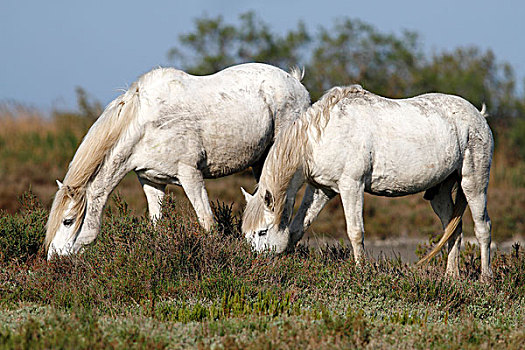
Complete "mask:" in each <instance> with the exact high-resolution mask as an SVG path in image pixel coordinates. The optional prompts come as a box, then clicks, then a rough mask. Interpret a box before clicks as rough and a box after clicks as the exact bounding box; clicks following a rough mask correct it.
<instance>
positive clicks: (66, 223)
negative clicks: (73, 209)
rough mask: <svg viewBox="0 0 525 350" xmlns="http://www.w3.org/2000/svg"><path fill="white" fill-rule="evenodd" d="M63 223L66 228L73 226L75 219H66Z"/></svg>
mask: <svg viewBox="0 0 525 350" xmlns="http://www.w3.org/2000/svg"><path fill="white" fill-rule="evenodd" d="M62 223H63V224H64V226H71V225H73V219H65V220H64V221H62Z"/></svg>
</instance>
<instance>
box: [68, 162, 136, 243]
mask: <svg viewBox="0 0 525 350" xmlns="http://www.w3.org/2000/svg"><path fill="white" fill-rule="evenodd" d="M124 158H126V159H127V157H123V155H122V153H120V154H119V153H117V152H110V154H108V156H107V157H106V158H105V159H104V161H103V162H102V164H101V165H100V167H99V170H98V171H97V173H96V174H95V175H94V176H93V177H92V178H91V180H90V181H89V183H88V184H87V185H86V192H85V195H86V212H85V216H84V222H83V225H82V229H81V232H80V234H79V238H78V239H79V240H80V241H81V242H79V243H83V244H88V243H90V242H91V241H93V240H94V239H95V238H96V236H97V235H98V233H99V231H100V227H101V224H102V213H103V211H104V208H105V206H106V203H107V201H108V198H109V196H110V194H111V192H113V190H114V189H115V187H116V186H117V185H118V183H119V182H120V181H121V180H122V179H123V178H124V176H125V175H126V174H127V173H128V172H129V171H131V170H133V169H132V168H131V167H130V166H129V165H128V162H127V161H125V162H121V161H120V160H122V159H124Z"/></svg>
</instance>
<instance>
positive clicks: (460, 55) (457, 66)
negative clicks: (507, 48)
mask: <svg viewBox="0 0 525 350" xmlns="http://www.w3.org/2000/svg"><path fill="white" fill-rule="evenodd" d="M194 23H195V27H194V28H193V30H192V31H190V32H188V33H185V34H182V35H180V36H179V41H178V44H177V45H176V46H175V47H173V48H172V49H171V50H170V51H169V53H168V56H169V58H170V60H171V61H172V62H173V63H174V64H175V65H176V66H177V67H178V68H181V69H183V70H185V71H187V72H189V73H192V74H199V75H201V74H211V73H214V72H217V71H219V70H221V69H223V68H225V67H228V66H231V65H233V64H238V63H242V62H265V63H269V64H273V65H275V66H278V67H281V68H283V69H285V70H287V69H289V68H290V67H292V66H299V67H304V68H305V69H306V75H305V79H304V84H305V86H306V87H307V88H308V90H309V91H310V93H311V96H312V100H313V101H315V100H316V99H318V98H319V97H320V96H321V95H322V94H323V93H324V91H326V90H327V89H329V88H331V87H333V86H337V85H349V84H354V83H359V84H361V85H362V86H363V87H364V88H366V89H368V90H370V91H373V92H374V93H377V94H380V95H384V96H388V97H392V98H400V97H408V96H414V95H417V94H421V93H425V92H443V93H450V94H457V95H460V96H462V97H464V98H466V99H467V100H469V101H471V102H472V103H473V104H474V105H476V106H477V107H478V108H481V105H482V104H483V103H486V104H487V107H488V109H489V113H490V114H491V116H492V118H491V123H492V124H498V126H497V127H503V128H505V129H506V130H508V131H509V132H510V133H509V135H508V137H510V139H511V141H512V143H514V144H516V146H518V148H519V149H520V150H521V151H522V153H523V154H522V156H525V145H524V144H523V142H524V141H523V139H524V138H525V117H524V116H525V97H524V96H523V94H522V93H518V89H517V82H516V75H515V73H514V71H513V69H512V67H511V65H510V64H509V63H506V62H501V61H499V60H498V59H497V58H496V55H495V54H494V52H492V51H491V50H482V49H480V48H479V47H476V46H468V47H458V48H453V49H450V50H443V51H441V52H434V53H432V54H426V53H425V52H424V50H423V45H422V43H421V40H420V38H419V36H418V34H417V33H416V32H413V31H403V32H402V33H401V34H392V33H383V32H380V31H379V30H377V29H376V28H375V27H373V26H371V25H369V24H367V23H365V22H363V21H360V20H358V19H350V18H341V19H339V20H337V21H336V22H335V23H334V24H333V25H331V26H330V27H323V26H321V27H319V28H318V29H317V31H315V32H312V31H311V30H310V29H309V28H307V26H306V25H305V24H304V23H303V22H299V23H298V24H297V25H296V27H295V28H293V29H291V30H289V31H288V32H285V33H275V32H274V31H272V30H271V28H270V26H269V25H268V24H267V23H266V22H264V21H263V20H262V19H260V18H258V17H257V16H256V15H255V13H254V12H247V13H244V14H241V15H240V16H239V21H238V22H237V23H226V22H225V21H224V19H223V18H222V17H221V16H218V17H214V18H210V17H202V18H197V19H195V22H194Z"/></svg>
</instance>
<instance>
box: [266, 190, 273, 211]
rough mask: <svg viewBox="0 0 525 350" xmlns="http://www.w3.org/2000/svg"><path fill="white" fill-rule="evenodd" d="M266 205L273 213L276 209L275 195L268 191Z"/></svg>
mask: <svg viewBox="0 0 525 350" xmlns="http://www.w3.org/2000/svg"><path fill="white" fill-rule="evenodd" d="M264 204H265V205H266V207H267V208H268V209H270V210H271V211H273V209H274V200H273V195H272V194H271V193H270V191H268V190H266V193H265V194H264Z"/></svg>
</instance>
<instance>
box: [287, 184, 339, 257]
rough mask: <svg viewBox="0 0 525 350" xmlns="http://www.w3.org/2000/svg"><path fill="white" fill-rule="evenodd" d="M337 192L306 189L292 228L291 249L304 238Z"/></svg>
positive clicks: (310, 187) (309, 187)
mask: <svg viewBox="0 0 525 350" xmlns="http://www.w3.org/2000/svg"><path fill="white" fill-rule="evenodd" d="M336 194H337V193H336V192H334V191H332V190H330V189H321V188H314V187H312V186H311V185H308V186H307V187H306V190H305V192H304V197H303V200H302V202H301V206H300V207H299V209H298V210H297V214H296V215H295V217H294V219H293V221H292V225H291V226H290V234H291V239H290V248H293V247H295V245H296V244H297V243H298V242H299V241H300V240H301V239H302V238H303V235H304V233H305V232H306V230H307V229H308V228H309V227H310V225H311V224H312V222H313V221H314V220H315V219H316V218H317V216H318V215H319V213H320V212H321V210H322V209H323V208H324V206H325V204H326V203H328V201H329V200H330V199H332V198H334V197H335V196H336Z"/></svg>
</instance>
